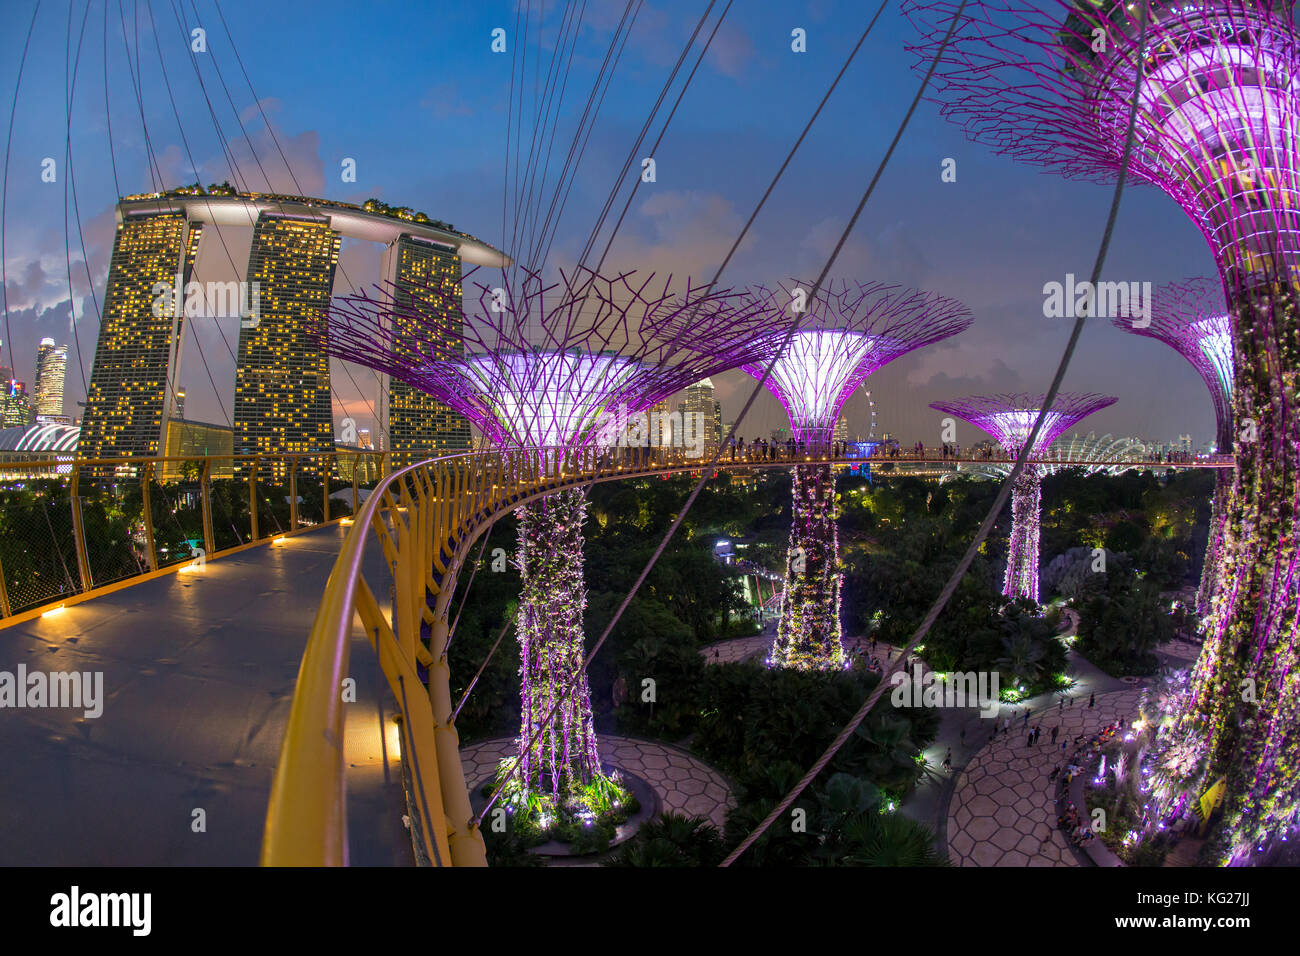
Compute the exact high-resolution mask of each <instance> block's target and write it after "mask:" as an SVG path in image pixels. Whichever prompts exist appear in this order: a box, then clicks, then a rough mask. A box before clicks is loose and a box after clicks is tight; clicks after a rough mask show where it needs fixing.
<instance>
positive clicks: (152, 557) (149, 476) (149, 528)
mask: <svg viewBox="0 0 1300 956" xmlns="http://www.w3.org/2000/svg"><path fill="white" fill-rule="evenodd" d="M151 484H153V462H152V461H150V462H146V463H145V466H144V471H143V472H141V474H140V495H141V498H142V499H143V502H144V546H145V548H146V549H147V550H148V552H149V570H150V571H157V570H158V549H157V548H156V547H154V540H153V496H152V495H151V494H150V493H149V486H150V485H151Z"/></svg>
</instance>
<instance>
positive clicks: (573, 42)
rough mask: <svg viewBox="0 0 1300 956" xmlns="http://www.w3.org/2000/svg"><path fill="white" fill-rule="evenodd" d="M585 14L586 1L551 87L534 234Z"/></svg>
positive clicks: (537, 186) (580, 10) (530, 250)
mask: <svg viewBox="0 0 1300 956" xmlns="http://www.w3.org/2000/svg"><path fill="white" fill-rule="evenodd" d="M586 14H587V0H583V2H582V7H581V9H579V11H578V15H577V18H576V19H572V20H570V25H569V27H568V29H567V33H568V38H569V39H568V40H567V42H568V47H569V55H568V59H567V60H566V61H565V64H564V68H563V73H562V79H561V81H560V83H559V90H558V92H555V90H554V86H552V99H553V103H554V107H555V118H554V119H553V120H549V121H548V122H549V128H550V135H549V136H548V137H547V140H546V156H545V158H544V159H543V160H542V162H541V179H540V181H539V182H538V183H537V184H536V190H535V192H533V191H532V190H530V193H529V201H530V203H531V202H533V197H534V195H535V196H536V203H535V204H536V208H535V209H534V212H533V221H534V232H536V226H537V218H538V217H539V216H540V215H541V207H542V202H543V201H544V198H545V196H546V183H547V180H548V179H549V178H550V174H551V156H552V155H553V154H554V152H555V136H556V133H557V132H558V131H559V126H560V111H561V110H562V108H563V104H564V96H565V94H566V93H567V92H568V89H569V77H570V76H571V75H572V72H573V55H574V53H576V52H577V49H578V37H579V35H580V34H581V31H582V23H583V20H585V19H586ZM564 42H565V37H564V36H563V35H562V36H561V43H564ZM550 106H551V104H550V103H549V102H548V104H547V107H546V108H547V115H548V116H549V115H550ZM532 253H533V248H532V245H531V244H530V246H529V259H530V260H531V259H532Z"/></svg>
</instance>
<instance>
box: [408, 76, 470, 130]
mask: <svg viewBox="0 0 1300 956" xmlns="http://www.w3.org/2000/svg"><path fill="white" fill-rule="evenodd" d="M420 109H422V110H430V111H432V113H433V115H434V116H435V117H436V118H437V119H440V120H445V119H451V118H452V117H453V116H473V115H474V110H473V108H471V107H470V105H469V103H468V101H467V100H466V99H465V97H464V96H463V95H462V94H461V92H460V84H459V83H457V82H456V81H455V80H444V81H443V82H442V83H435V84H434V85H433V86H431V87H429V89H428V90H427V91H426V92H425V94H424V96H422V97H421V98H420Z"/></svg>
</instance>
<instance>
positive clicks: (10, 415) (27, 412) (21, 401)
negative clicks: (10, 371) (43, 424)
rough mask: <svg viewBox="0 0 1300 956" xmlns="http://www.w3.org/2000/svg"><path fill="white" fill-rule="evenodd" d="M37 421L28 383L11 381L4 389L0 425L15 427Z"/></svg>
mask: <svg viewBox="0 0 1300 956" xmlns="http://www.w3.org/2000/svg"><path fill="white" fill-rule="evenodd" d="M35 421H36V415H35V411H34V409H33V408H32V403H31V400H30V399H29V398H28V397H27V383H26V382H18V381H13V380H11V381H9V382H7V383H6V385H5V389H4V405H3V408H2V409H0V425H3V426H4V427H5V428H13V427H15V426H19V425H31V424H33V423H34V422H35Z"/></svg>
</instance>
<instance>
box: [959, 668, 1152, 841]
mask: <svg viewBox="0 0 1300 956" xmlns="http://www.w3.org/2000/svg"><path fill="white" fill-rule="evenodd" d="M1141 695H1142V691H1141V690H1140V689H1136V688H1135V689H1133V690H1121V691H1113V692H1111V693H1108V694H1098V695H1097V697H1096V705H1095V706H1094V707H1091V708H1090V707H1089V706H1088V699H1087V697H1086V696H1082V695H1078V696H1076V697H1075V701H1074V706H1073V707H1065V708H1061V707H1060V706H1059V705H1052V706H1048V707H1045V708H1042V709H1041V710H1037V711H1034V712H1032V713H1031V714H1030V717H1029V723H1028V727H1029V728H1031V729H1032V728H1033V727H1035V726H1039V727H1041V728H1042V737H1041V739H1040V741H1039V743H1038V744H1037V745H1036V746H1033V747H1030V746H1028V743H1027V741H1028V736H1029V734H1028V732H1027V731H1026V729H1025V728H1026V724H1025V721H1024V719H1023V718H1021V717H1016V718H1013V719H1012V722H1011V730H1010V732H1009V733H999V734H998V736H997V738H996V739H994V740H993V741H992V742H991V743H988V744H987V745H986V746H985V747H983V748H982V749H981V750H980V751H979V752H978V753H976V754H975V756H974V757H973V758H972V759H971V761H970V762H969V763H968V764H967V765H966V768H965V771H964V772H963V773H961V774H960V776H959V778H958V779H957V781H956V787H955V790H954V792H953V796H952V801H951V803H950V804H949V807H948V821H947V838H948V858H949V859H950V860H951V861H952V862H953V864H954V865H955V866H1078V865H1079V863H1078V860H1077V859H1076V858H1075V855H1074V852H1073V851H1072V850H1071V848H1070V845H1069V843H1068V841H1067V840H1066V839H1065V834H1063V833H1062V832H1061V831H1060V830H1058V829H1057V827H1056V784H1055V783H1054V782H1053V781H1051V780H1049V779H1048V778H1049V777H1050V775H1051V773H1052V771H1053V770H1054V769H1056V768H1057V767H1059V766H1061V765H1062V764H1063V763H1064V762H1065V760H1066V758H1068V757H1069V756H1070V755H1072V754H1073V753H1074V751H1075V750H1076V749H1077V747H1078V746H1082V745H1083V743H1084V742H1085V741H1086V739H1087V738H1088V737H1090V736H1092V735H1093V734H1095V733H1096V732H1097V731H1099V730H1100V729H1101V728H1102V727H1104V726H1106V725H1107V724H1109V723H1112V722H1113V721H1115V720H1116V719H1117V718H1118V719H1121V720H1131V719H1132V718H1133V717H1135V716H1136V714H1137V703H1138V699H1139V698H1140V697H1141ZM989 723H990V726H991V723H992V722H991V721H990V722H989ZM1053 727H1059V728H1060V735H1059V736H1058V738H1057V742H1056V743H1055V744H1053V743H1052V742H1051V730H1052V728H1053ZM1079 736H1082V737H1083V738H1084V740H1082V741H1080V742H1079V743H1078V744H1076V743H1075V738H1076V737H1079ZM1061 741H1065V744H1066V749H1065V750H1064V751H1062V750H1061Z"/></svg>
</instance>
